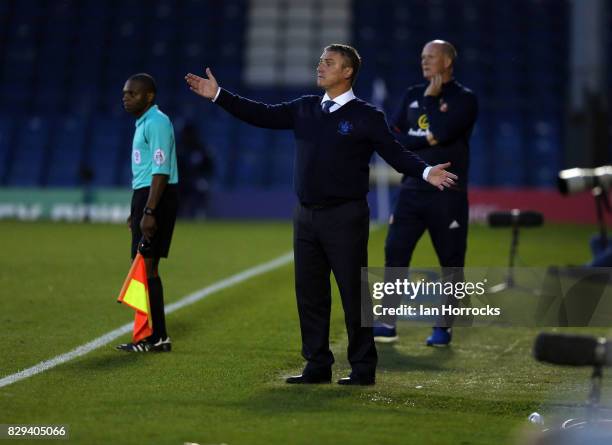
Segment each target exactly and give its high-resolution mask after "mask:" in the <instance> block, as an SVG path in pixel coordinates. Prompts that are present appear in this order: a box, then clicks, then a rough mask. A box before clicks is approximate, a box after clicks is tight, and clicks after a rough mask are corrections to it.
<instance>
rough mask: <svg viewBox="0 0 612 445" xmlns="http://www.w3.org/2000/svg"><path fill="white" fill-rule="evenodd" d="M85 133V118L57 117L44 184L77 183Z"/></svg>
mask: <svg viewBox="0 0 612 445" xmlns="http://www.w3.org/2000/svg"><path fill="white" fill-rule="evenodd" d="M85 133H86V121H85V119H83V118H80V117H77V116H66V117H63V118H59V119H57V121H56V122H55V130H54V134H53V136H52V138H51V144H50V155H49V162H48V163H47V180H46V185H48V186H52V187H63V186H73V187H74V186H78V185H79V183H80V178H79V169H80V167H81V162H82V159H83V151H84V146H85Z"/></svg>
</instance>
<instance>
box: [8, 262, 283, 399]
mask: <svg viewBox="0 0 612 445" xmlns="http://www.w3.org/2000/svg"><path fill="white" fill-rule="evenodd" d="M292 261H293V251H291V252H288V253H286V254H284V255H281V256H279V257H278V258H276V259H274V260H272V261H268V262H267V263H263V264H259V265H257V266H255V267H251V268H249V269H246V270H244V271H242V272H240V273H237V274H236V275H232V276H231V277H228V278H226V279H224V280H221V281H217V282H216V283H214V284H211V285H210V286H207V287H205V288H203V289H200V290H197V291H195V292H193V293H192V294H189V295H186V296H185V297H183V298H181V299H180V300H179V301H176V302H174V303H172V304H169V305H168V306H166V314H170V313H172V312H174V311H176V310H178V309H181V308H184V307H185V306H189V305H190V304H193V303H195V302H197V301H200V300H202V299H203V298H206V297H207V296H209V295H211V294H214V293H215V292H218V291H220V290H223V289H227V288H228V287H232V286H234V285H236V284H238V283H241V282H243V281H246V280H248V279H250V278H253V277H256V276H257V275H261V274H264V273H266V272H269V271H271V270H274V269H278V268H279V267H281V266H284V265H286V264H289V263H290V262H292ZM131 330H132V323H128V324H124V325H123V326H121V327H120V328H117V329H115V330H114V331H111V332H108V333H106V334H104V335H102V336H100V337H98V338H96V339H94V340H92V341H90V342H89V343H85V344H84V345H81V346H78V347H76V348H75V349H73V350H72V351H69V352H66V353H65V354H61V355H58V356H56V357H53V358H52V359H49V360H45V361H44V362H40V363H38V364H36V365H34V366H32V367H30V368H27V369H24V370H23V371H19V372H16V373H15V374H11V375H8V376H6V377H3V378H1V379H0V388H2V387H4V386H8V385H12V384H13V383H15V382H18V381H19V380H23V379H27V378H28V377H32V376H33V375H36V374H40V373H41V372H44V371H47V370H48V369H51V368H54V367H56V366H57V365H61V364H62V363H66V362H67V361H70V360H72V359H75V358H77V357H81V356H82V355H85V354H87V353H89V352H91V351H93V350H94V349H97V348H99V347H101V346H104V345H106V344H108V343H110V342H112V341H113V340H115V339H117V338H119V337H121V336H122V335H124V334H127V333H128V332H130V331H131Z"/></svg>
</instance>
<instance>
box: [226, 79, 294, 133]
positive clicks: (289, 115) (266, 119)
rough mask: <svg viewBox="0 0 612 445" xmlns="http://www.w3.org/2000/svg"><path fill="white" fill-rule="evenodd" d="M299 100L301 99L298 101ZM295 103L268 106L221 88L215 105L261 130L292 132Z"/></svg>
mask: <svg viewBox="0 0 612 445" xmlns="http://www.w3.org/2000/svg"><path fill="white" fill-rule="evenodd" d="M298 100H299V99H298ZM294 102H295V101H293V102H283V103H280V104H276V105H268V104H264V103H261V102H255V101H253V100H250V99H247V98H244V97H240V96H238V95H237V94H232V93H230V92H229V91H227V90H224V89H223V88H221V92H220V93H219V97H217V100H216V101H215V103H216V104H217V105H219V106H220V107H221V108H223V109H224V110H225V111H227V112H228V113H230V114H231V115H232V116H234V117H236V118H238V119H240V120H241V121H244V122H246V123H248V124H251V125H255V126H256V127H261V128H271V129H276V130H291V129H293V127H294V115H293V104H294Z"/></svg>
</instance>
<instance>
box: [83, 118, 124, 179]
mask: <svg viewBox="0 0 612 445" xmlns="http://www.w3.org/2000/svg"><path fill="white" fill-rule="evenodd" d="M130 123H131V124H132V125H133V121H130V117H129V116H124V117H123V118H111V117H107V116H104V115H102V116H95V117H94V118H93V120H92V128H91V135H90V141H89V143H88V144H87V149H88V151H87V152H86V154H85V160H86V163H87V165H89V167H91V168H93V169H94V178H93V181H92V184H93V185H94V186H98V187H101V186H103V187H113V186H116V185H117V184H118V182H119V177H120V172H121V169H122V167H123V166H124V165H125V164H126V163H127V164H129V163H130V157H131V153H132V140H131V135H128V134H127V128H128V125H129V124H130ZM132 128H133V126H132Z"/></svg>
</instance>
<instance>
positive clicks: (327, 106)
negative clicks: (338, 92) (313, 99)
mask: <svg viewBox="0 0 612 445" xmlns="http://www.w3.org/2000/svg"><path fill="white" fill-rule="evenodd" d="M334 105H336V102H334V101H333V100H326V101H325V102H323V113H325V114H329V113H330V111H329V109H330V108H331V107H333V106H334Z"/></svg>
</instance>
